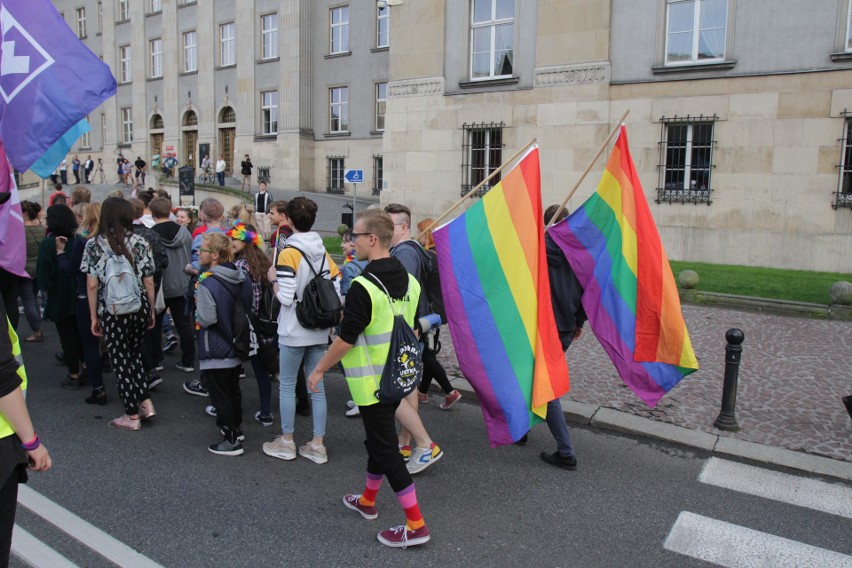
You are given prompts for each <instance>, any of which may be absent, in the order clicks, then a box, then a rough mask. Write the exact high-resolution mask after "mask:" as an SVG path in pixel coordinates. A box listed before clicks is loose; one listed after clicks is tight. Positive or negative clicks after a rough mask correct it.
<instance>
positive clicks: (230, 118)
mask: <svg viewBox="0 0 852 568" xmlns="http://www.w3.org/2000/svg"><path fill="white" fill-rule="evenodd" d="M236 121H237V113H236V112H234V109H233V108H231V107H225V108H223V109H222V119H221V120H220V121H219V122H222V123H225V124H229V123H231V122H236Z"/></svg>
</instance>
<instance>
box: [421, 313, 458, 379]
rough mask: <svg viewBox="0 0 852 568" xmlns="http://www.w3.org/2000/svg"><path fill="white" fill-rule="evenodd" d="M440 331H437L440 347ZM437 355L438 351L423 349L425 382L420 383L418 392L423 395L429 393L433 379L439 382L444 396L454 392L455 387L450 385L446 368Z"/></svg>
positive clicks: (436, 340)
mask: <svg viewBox="0 0 852 568" xmlns="http://www.w3.org/2000/svg"><path fill="white" fill-rule="evenodd" d="M440 331H441V330H439V329H436V330H435V345H438V338H439V333H440ZM437 355H438V352H437V351H432V350H431V349H429V348H428V347H424V348H423V380H421V381H420V386H419V387H418V390H420V392H422V393H423V394H426V393H428V392H429V385H431V384H432V379H435V380H436V381H438V384H439V385H441V390H442V391H444V394H450V393H451V392H453V385H451V384H450V379H449V378H448V377H447V371H445V370H444V366H443V365H441V363H440V362H439V361H438V357H437Z"/></svg>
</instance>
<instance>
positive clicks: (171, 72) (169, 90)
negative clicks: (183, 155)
mask: <svg viewBox="0 0 852 568" xmlns="http://www.w3.org/2000/svg"><path fill="white" fill-rule="evenodd" d="M105 4H108V2H106V3H105ZM162 21H163V100H162V108H163V110H164V112H163V126H164V127H165V129H164V132H163V146H164V147H166V146H173V147H174V152H175V153H177V152H178V148H179V147H180V114H181V105H180V100H179V99H180V94H179V93H178V74H179V73H180V69H181V66H180V54H181V49H182V46H181V45H179V44H178V23H177V3H176V2H163V15H162ZM163 159H165V156H163Z"/></svg>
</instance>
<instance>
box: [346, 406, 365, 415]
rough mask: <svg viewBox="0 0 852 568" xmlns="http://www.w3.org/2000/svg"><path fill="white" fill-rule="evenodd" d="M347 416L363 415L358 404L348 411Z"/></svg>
mask: <svg viewBox="0 0 852 568" xmlns="http://www.w3.org/2000/svg"><path fill="white" fill-rule="evenodd" d="M346 416H350V417H351V416H361V409H360V408H358V407H357V406H353V407H352V408H350V409H349V410H347V411H346Z"/></svg>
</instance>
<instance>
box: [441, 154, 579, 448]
mask: <svg viewBox="0 0 852 568" xmlns="http://www.w3.org/2000/svg"><path fill="white" fill-rule="evenodd" d="M433 237H434V239H435V245H436V247H437V253H438V267H439V270H440V274H441V290H442V292H443V296H444V307H445V308H446V312H447V319H448V321H449V325H450V333H451V335H452V338H453V345H454V346H455V349H456V355H457V356H458V361H459V366H460V367H461V370H462V372H463V373H464V376H465V378H466V379H467V380H468V381H469V382H470V383H471V385H472V386H473V388H474V389H475V390H476V394H477V396H478V397H479V400H480V405H481V407H482V414H483V416H484V417H485V425H486V428H487V430H488V438H489V441H490V443H491V446H492V447H496V446H501V445H505V444H510V443H512V442H515V441H517V440H519V439H520V438H521V437H522V436H523V435H524V434H526V433H527V432H528V431H529V429H530V428H531V427H532V426H533V425H534V424H536V423H538V422H540V421H541V420H542V418H544V417H545V415H546V413H547V403H548V402H550V401H551V400H553V399H554V398H557V397H560V396H562V395H563V394H565V393H566V392H568V388H569V384H568V365H567V363H566V362H565V354H564V353H563V351H562V346H561V345H560V343H559V336H558V334H557V332H556V322H555V320H554V317H553V307H552V305H551V301H550V281H549V280H548V276H547V257H546V255H545V251H544V223H543V220H542V211H541V179H540V173H539V157H538V147H533V148H532V149H531V150H530V151H529V152H527V153H526V154H525V155H524V157H523V158H521V160H520V161H519V163H518V164H517V165H516V166H515V167H514V168H513V169H512V170H511V171H509V173H507V174H505V176H504V177H503V180H502V181H501V182H500V183H498V184H497V185H496V186H494V187H493V188H492V189H491V191H489V192H488V193H487V194H486V195H485V196H484V197H483V198H482V199H481V200H480V201H479V202H477V203H476V204H475V205H473V206H472V207H471V208H470V209H468V210H467V211H466V212H465V213H464V214H463V215H462V216H460V217H458V218H456V219H454V220H453V221H451V222H450V223H447V224H446V225H444V226H442V227H440V228H439V229H437V230H436V231H435V232H434V234H433Z"/></svg>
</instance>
